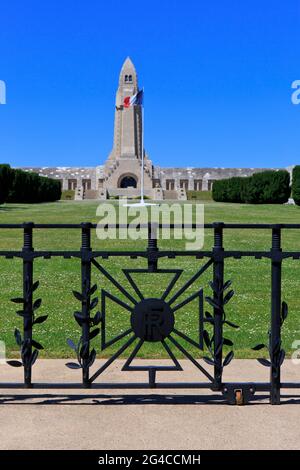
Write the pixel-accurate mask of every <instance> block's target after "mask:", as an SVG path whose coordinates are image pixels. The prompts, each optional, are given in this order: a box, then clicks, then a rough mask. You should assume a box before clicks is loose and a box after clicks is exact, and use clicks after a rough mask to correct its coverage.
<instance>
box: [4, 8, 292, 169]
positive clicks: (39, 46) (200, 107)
mask: <svg viewBox="0 0 300 470" xmlns="http://www.w3.org/2000/svg"><path fill="white" fill-rule="evenodd" d="M0 22H1V23H0V80H4V81H5V82H6V86H7V104H6V105H0V161H2V162H8V163H11V164H12V165H20V166H72V165H74V166H76V165H82V166H94V165H97V164H101V163H104V161H105V159H106V157H107V155H108V153H109V152H110V150H111V147H112V137H113V135H112V134H113V119H114V99H115V92H116V87H117V83H118V75H119V71H120V67H121V65H122V63H123V61H124V59H125V58H126V56H127V55H129V56H130V57H131V58H132V60H133V62H134V63H135V65H136V68H137V72H138V77H139V84H140V86H144V87H145V146H146V149H147V151H148V153H149V155H150V158H151V159H152V160H153V162H154V163H155V164H159V165H162V166H200V167H201V166H212V167H217V166H220V167H255V166H256V167H257V166H259V167H262V166H265V167H272V166H274V167H275V166H287V165H289V164H294V163H300V162H299V156H300V151H299V138H298V136H299V132H300V105H298V106H295V105H293V104H292V103H291V93H292V90H291V83H292V82H293V81H294V80H296V79H300V55H299V48H300V0H299V1H295V0H288V1H287V2H283V1H282V0H273V1H268V0H266V1H261V0H260V1H259V0H252V1H250V0H244V1H240V0H239V1H233V0H227V1H226V2H225V1H224V0H215V1H213V2H211V1H209V0H207V1H201V0H186V1H185V2H183V1H176V0H159V1H158V0H151V1H147V0H146V1H141V0H140V1H136V0H130V1H127V0H123V1H121V0H110V1H102V0H86V1H76V0H60V1H58V0H51V1H49V0H44V1H41V0H28V1H26V2H24V1H21V0H10V1H8V0H3V1H2V2H1V6H0Z"/></svg>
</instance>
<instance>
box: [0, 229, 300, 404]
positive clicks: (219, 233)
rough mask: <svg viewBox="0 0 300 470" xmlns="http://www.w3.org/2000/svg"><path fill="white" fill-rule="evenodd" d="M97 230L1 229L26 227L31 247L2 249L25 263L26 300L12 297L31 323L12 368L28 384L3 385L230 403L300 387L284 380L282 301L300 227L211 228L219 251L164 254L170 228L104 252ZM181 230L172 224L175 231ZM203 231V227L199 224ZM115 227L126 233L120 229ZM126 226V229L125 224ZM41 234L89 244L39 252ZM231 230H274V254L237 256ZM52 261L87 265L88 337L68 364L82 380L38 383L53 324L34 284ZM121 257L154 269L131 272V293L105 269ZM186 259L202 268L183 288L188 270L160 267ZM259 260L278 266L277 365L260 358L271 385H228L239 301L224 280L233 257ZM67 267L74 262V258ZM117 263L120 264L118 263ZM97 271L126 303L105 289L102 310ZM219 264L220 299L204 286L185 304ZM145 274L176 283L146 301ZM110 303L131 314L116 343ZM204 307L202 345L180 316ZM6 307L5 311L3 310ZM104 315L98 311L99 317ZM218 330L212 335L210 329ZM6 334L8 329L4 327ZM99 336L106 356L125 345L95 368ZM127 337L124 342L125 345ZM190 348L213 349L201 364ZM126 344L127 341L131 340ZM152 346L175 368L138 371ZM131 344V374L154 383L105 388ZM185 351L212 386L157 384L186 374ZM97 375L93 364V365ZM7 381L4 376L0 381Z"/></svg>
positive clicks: (272, 340)
mask: <svg viewBox="0 0 300 470" xmlns="http://www.w3.org/2000/svg"><path fill="white" fill-rule="evenodd" d="M96 227H97V225H95V224H91V223H82V224H59V225H58V224H34V223H32V222H30V223H24V224H1V225H0V229H22V230H23V237H24V243H23V248H22V250H20V251H12V250H10V251H0V257H5V258H7V259H10V258H20V259H21V260H22V262H23V295H22V297H20V298H14V299H12V301H13V302H15V303H16V304H19V305H20V310H18V311H17V313H18V315H20V316H21V317H22V319H23V331H22V332H21V331H19V330H15V338H16V342H17V344H18V345H19V347H20V356H21V360H20V361H19V360H11V361H8V363H9V364H10V365H12V366H15V367H23V369H24V380H23V382H22V383H4V382H0V388H2V389H4V388H24V387H25V388H132V389H133V388H134V389H138V388H149V387H150V388H161V389H167V388H168V389H170V388H182V389H184V388H186V389H187V388H195V389H196V388H199V389H200V388H202V389H205V388H206V389H211V390H213V391H216V392H220V393H222V394H223V395H224V397H225V398H226V399H227V401H228V402H229V403H238V404H240V403H247V402H249V401H250V400H251V399H252V398H253V396H254V394H255V393H256V392H268V393H269V394H270V402H271V404H279V403H280V391H281V389H282V388H285V389H288V388H300V383H282V382H281V377H280V369H281V365H282V363H283V361H284V356H285V353H284V350H283V349H282V346H281V327H282V325H283V322H284V321H285V319H286V317H287V314H288V307H287V304H286V303H285V302H282V299H281V271H282V262H283V260H285V259H287V258H290V259H294V260H298V259H299V258H300V251H294V252H287V251H283V250H282V248H281V233H282V230H283V229H300V224H280V225H271V224H224V223H221V222H216V223H213V224H205V226H204V228H205V229H207V230H209V229H210V230H213V233H214V245H213V247H212V249H211V250H209V251H205V250H203V251H202V250H201V251H183V250H182V251H178V250H167V251H166V250H162V249H159V247H158V243H157V237H156V232H157V230H158V229H160V228H162V227H163V226H162V225H161V224H148V226H147V229H148V245H147V248H146V249H145V250H143V251H113V250H111V251H110V250H106V251H96V250H93V249H92V246H91V231H92V230H93V229H95V228H96ZM176 227H178V226H175V225H172V226H171V227H170V228H171V229H174V228H176ZM191 227H192V228H193V229H195V228H197V227H196V226H195V225H193V226H191ZM115 228H119V229H120V228H122V226H121V225H116V226H115ZM123 228H124V226H123ZM34 229H47V230H48V229H49V230H50V229H69V230H72V229H80V230H81V240H82V243H81V247H80V249H79V250H78V251H72V250H69V251H55V250H50V251H48V250H47V251H39V250H37V251H36V250H34V246H33V231H34ZM226 229H238V230H243V229H252V230H261V229H264V230H266V229H268V230H270V231H271V233H272V237H271V248H270V250H267V251H233V250H226V249H224V246H223V234H224V231H225V230H226ZM52 257H62V258H65V259H66V260H68V259H70V258H78V259H80V262H81V291H80V292H77V291H73V294H74V296H75V297H76V299H77V300H78V301H79V302H80V306H81V308H80V309H79V310H78V311H76V312H75V313H74V317H75V320H76V322H77V323H78V324H79V325H80V327H81V331H82V333H81V337H80V339H79V342H78V344H74V342H73V341H71V340H68V341H69V345H70V346H71V348H73V349H74V351H75V352H76V355H77V359H78V363H74V362H71V363H68V364H67V366H68V367H70V368H72V369H81V370H82V381H81V383H71V384H67V383H64V384H62V383H58V384H54V383H47V384H41V383H35V382H33V381H32V367H33V365H34V363H35V361H36V360H37V357H38V353H39V349H41V348H42V346H41V344H39V343H38V342H37V341H36V340H35V339H34V327H35V325H37V324H40V323H43V322H44V321H46V320H47V316H46V315H45V316H38V315H37V311H38V309H39V307H40V305H41V299H36V300H34V296H35V294H34V293H35V291H36V290H37V289H38V287H39V281H34V278H33V266H34V261H35V260H36V259H37V258H44V259H50V258H52ZM116 257H122V259H123V258H124V259H126V258H127V259H128V258H133V259H141V258H142V259H144V260H146V262H147V267H146V268H144V269H143V268H135V269H129V268H123V269H122V271H123V273H124V276H125V278H126V279H127V281H128V282H129V285H130V286H131V291H129V290H128V289H126V287H124V285H122V284H121V283H120V282H119V281H118V280H117V279H116V278H115V277H114V276H113V275H112V274H111V273H110V272H109V270H108V269H106V268H105V267H104V266H103V264H101V259H111V260H114V259H115V258H116ZM180 257H190V258H193V259H196V260H199V264H200V267H199V268H198V269H197V271H196V272H195V273H194V274H193V275H192V276H191V277H190V278H189V279H188V280H187V281H186V282H185V283H184V284H183V285H182V286H181V287H180V288H176V283H177V281H178V279H179V278H180V276H181V275H182V271H183V270H182V269H180V268H177V269H169V268H168V269H165V268H161V267H160V266H159V264H160V260H162V259H167V258H172V259H178V258H180ZM243 257H252V258H255V259H262V258H267V259H269V260H270V264H271V283H270V284H271V287H270V294H271V314H270V331H269V345H268V349H269V356H270V358H269V360H267V359H259V361H260V362H261V364H262V365H264V366H266V367H269V368H270V380H269V382H266V383H257V382H251V383H238V382H235V383H226V382H223V380H222V373H223V369H224V367H226V366H227V365H228V364H229V363H230V362H231V360H232V358H233V351H230V352H229V353H227V354H226V356H225V357H224V354H223V346H225V345H226V346H232V342H231V341H230V340H228V339H226V338H225V337H224V334H223V326H224V324H226V325H227V326H229V327H232V328H237V325H235V324H234V323H232V322H231V321H230V320H228V318H227V317H226V312H225V306H226V304H227V303H228V302H229V301H230V299H231V298H232V296H233V294H234V291H233V290H232V289H231V287H230V286H231V282H230V280H226V279H224V263H225V261H226V259H228V258H232V259H241V258H243ZM66 262H67V261H66ZM112 262H113V261H112ZM92 267H95V268H96V270H98V271H99V272H100V273H101V274H102V276H104V277H105V278H106V279H107V280H108V281H109V282H110V283H111V284H112V285H113V286H114V288H115V289H116V290H117V292H119V293H120V294H121V298H120V297H118V296H117V295H115V294H113V293H111V292H110V291H109V290H106V289H104V288H102V289H101V299H100V305H99V307H98V308H96V306H97V304H98V297H95V295H96V291H97V285H96V284H93V283H92V275H91V272H92ZM210 267H212V271H213V272H212V280H211V282H210V287H211V289H212V295H211V296H206V297H205V298H204V294H203V289H202V288H200V289H199V288H197V289H196V290H195V291H194V292H193V293H192V294H191V295H188V296H187V297H185V298H184V299H182V297H181V296H182V295H183V294H187V292H188V289H189V288H190V287H191V286H193V285H195V282H196V281H197V280H198V279H199V278H200V276H202V274H203V273H204V272H205V271H207V270H208V268H210ZM138 273H145V274H147V273H166V274H169V275H170V276H171V280H170V282H169V284H168V286H167V288H166V289H165V291H164V292H163V295H162V296H160V297H157V298H148V297H145V296H144V295H143V293H142V291H141V289H140V287H139V286H138V284H137V283H136V281H135V280H134V276H133V275H134V274H138ZM108 299H110V300H112V301H113V302H115V303H116V304H118V305H119V306H120V307H122V309H124V310H126V311H128V312H129V314H130V327H129V328H128V329H127V330H125V331H123V332H121V333H120V334H118V335H116V336H115V337H114V338H113V339H110V340H107V338H106V309H107V305H106V304H107V300H108ZM194 300H197V302H198V308H197V310H198V323H197V328H198V331H199V334H198V340H197V341H195V339H193V338H191V337H189V336H188V335H186V334H185V333H184V332H183V331H180V330H179V329H178V328H177V325H176V312H177V311H178V310H180V309H181V308H182V307H184V306H185V305H187V304H189V303H190V302H192V301H194ZM204 302H206V303H207V304H208V305H209V306H210V307H211V312H204ZM3 308H4V306H1V309H2V310H3ZM96 310H97V313H94V312H95V311H96ZM208 325H210V327H211V330H212V333H209V332H208V329H207V326H208ZM0 333H1V327H0ZM97 336H99V342H100V347H101V351H104V350H105V349H107V348H108V347H109V346H112V345H113V344H118V343H119V342H121V343H122V344H121V345H120V347H119V348H118V349H117V351H116V352H115V353H114V354H113V355H112V356H111V357H110V358H109V359H106V360H105V361H104V363H103V364H102V365H101V367H99V368H98V369H96V370H94V368H95V364H94V362H95V359H96V354H97V352H96V350H95V349H94V348H92V347H91V340H92V339H93V338H96V337H97ZM122 340H123V341H122ZM181 340H184V341H185V342H187V343H189V344H190V345H191V346H193V348H196V349H197V350H199V351H201V353H202V352H203V351H208V354H206V353H205V354H206V355H205V356H204V357H203V358H202V359H201V360H199V359H196V357H194V355H193V354H191V353H190V352H189V351H188V350H187V349H186V348H185V347H184V346H183V344H182V341H181ZM124 341H125V342H124ZM145 342H160V343H161V345H162V347H163V348H164V350H165V351H166V353H167V355H168V356H169V357H170V358H171V360H172V365H171V366H159V365H152V366H141V365H139V366H134V365H133V364H132V362H133V360H134V358H135V357H136V355H137V354H138V352H139V350H140V348H141V347H142V345H143V344H144V343H145ZM130 346H133V350H132V352H131V353H130V354H129V356H128V357H127V359H126V360H125V361H124V362H125V364H124V366H123V368H122V370H123V371H132V370H142V371H145V372H147V373H148V382H147V383H123V384H115V383H103V382H96V379H97V378H98V377H99V376H100V375H101V374H102V373H103V372H104V371H105V370H106V369H107V368H108V367H109V366H110V365H111V364H112V363H113V362H114V361H115V360H116V359H117V358H118V357H119V356H121V354H123V353H124V352H125V351H126V350H127V349H128V348H129V347H130ZM263 346H264V345H257V346H256V347H254V348H253V349H255V350H259V349H261V348H262V347H263ZM175 350H178V351H180V353H181V354H182V355H183V356H185V357H186V358H187V359H188V360H189V361H191V362H192V363H193V365H194V366H195V367H196V368H198V370H199V372H200V373H202V374H204V376H205V377H206V378H207V382H205V383H204V382H197V383H177V382H176V383H165V382H159V381H157V377H156V375H157V374H156V373H157V371H169V370H173V371H175V370H176V371H181V370H182V368H181V365H180V362H179V360H178V359H177V358H176V356H175V353H174V351H175ZM205 363H206V364H208V365H209V366H211V367H212V372H208V370H207V366H206V364H205ZM93 364H94V367H93V373H91V367H92V366H93ZM0 380H1V379H0Z"/></svg>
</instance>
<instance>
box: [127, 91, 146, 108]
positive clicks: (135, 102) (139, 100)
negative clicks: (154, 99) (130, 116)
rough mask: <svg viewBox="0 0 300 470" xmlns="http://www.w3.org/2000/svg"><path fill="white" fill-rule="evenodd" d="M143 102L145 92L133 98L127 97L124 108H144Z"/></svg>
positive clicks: (138, 93) (139, 92)
mask: <svg viewBox="0 0 300 470" xmlns="http://www.w3.org/2000/svg"><path fill="white" fill-rule="evenodd" d="M143 100H144V90H140V91H138V92H137V93H136V94H135V95H133V96H125V98H124V101H123V106H124V108H130V107H131V106H142V105H143Z"/></svg>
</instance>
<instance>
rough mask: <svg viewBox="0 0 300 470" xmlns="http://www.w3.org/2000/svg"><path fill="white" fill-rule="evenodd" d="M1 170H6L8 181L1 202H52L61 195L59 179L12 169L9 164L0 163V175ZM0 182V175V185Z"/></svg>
mask: <svg viewBox="0 0 300 470" xmlns="http://www.w3.org/2000/svg"><path fill="white" fill-rule="evenodd" d="M4 168H5V170H4ZM1 170H2V173H5V172H6V174H7V175H8V178H7V182H8V183H7V187H6V189H5V194H4V196H3V197H2V199H0V202H1V203H3V202H18V203H39V202H53V201H57V200H59V199H60V197H61V184H60V182H59V181H56V180H53V179H51V178H46V177H45V176H39V175H38V174H37V173H32V172H27V171H23V170H14V169H12V168H10V167H9V165H3V166H2V165H1V167H0V175H1ZM1 183H2V181H1V176H0V185H1ZM3 193H4V192H3ZM1 194H2V193H1Z"/></svg>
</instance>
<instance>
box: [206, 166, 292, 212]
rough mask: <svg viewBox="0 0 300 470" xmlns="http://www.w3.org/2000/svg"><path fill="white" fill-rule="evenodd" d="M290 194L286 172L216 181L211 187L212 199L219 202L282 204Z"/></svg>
mask: <svg viewBox="0 0 300 470" xmlns="http://www.w3.org/2000/svg"><path fill="white" fill-rule="evenodd" d="M290 192H291V189H290V175H289V172H288V171H286V170H279V171H273V170H268V171H263V172H261V173H254V174H253V175H252V176H249V177H233V178H228V179H223V180H218V181H215V182H214V185H213V199H214V201H219V202H246V203H247V204H283V203H284V202H287V200H288V198H289V197H290Z"/></svg>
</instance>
